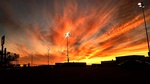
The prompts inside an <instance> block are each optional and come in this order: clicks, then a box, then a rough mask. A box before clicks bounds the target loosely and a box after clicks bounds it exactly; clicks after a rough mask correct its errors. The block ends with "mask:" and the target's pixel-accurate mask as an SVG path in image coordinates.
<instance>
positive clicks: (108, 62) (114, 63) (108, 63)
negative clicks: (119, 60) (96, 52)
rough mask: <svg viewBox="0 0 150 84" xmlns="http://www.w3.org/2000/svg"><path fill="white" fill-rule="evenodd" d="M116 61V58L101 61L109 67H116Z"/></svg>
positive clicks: (102, 64)
mask: <svg viewBox="0 0 150 84" xmlns="http://www.w3.org/2000/svg"><path fill="white" fill-rule="evenodd" d="M116 65H117V64H116V61H115V60H110V61H101V66H109V67H114V66H116Z"/></svg>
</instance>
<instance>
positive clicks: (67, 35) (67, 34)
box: [65, 32, 70, 62]
mask: <svg viewBox="0 0 150 84" xmlns="http://www.w3.org/2000/svg"><path fill="white" fill-rule="evenodd" d="M65 36H66V38H67V61H68V62H69V53H68V37H69V36H70V34H69V32H67V33H66V34H65Z"/></svg>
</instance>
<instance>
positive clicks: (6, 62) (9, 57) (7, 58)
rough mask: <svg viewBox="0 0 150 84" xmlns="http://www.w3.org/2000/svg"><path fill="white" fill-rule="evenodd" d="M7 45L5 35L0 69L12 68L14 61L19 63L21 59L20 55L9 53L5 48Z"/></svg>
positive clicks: (2, 40)
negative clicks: (5, 44)
mask: <svg viewBox="0 0 150 84" xmlns="http://www.w3.org/2000/svg"><path fill="white" fill-rule="evenodd" d="M4 43H5V35H4V36H3V37H2V38H1V46H2V49H1V51H0V53H1V54H0V67H10V66H12V63H11V62H12V61H17V60H18V58H19V54H16V53H11V52H7V51H6V48H5V49H3V48H4Z"/></svg>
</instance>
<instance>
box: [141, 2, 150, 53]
mask: <svg viewBox="0 0 150 84" xmlns="http://www.w3.org/2000/svg"><path fill="white" fill-rule="evenodd" d="M138 6H139V7H140V8H142V12H143V19H144V24H145V31H146V38H147V47H148V56H150V47H149V39H148V31H147V26H146V20H145V14H144V8H145V6H144V4H143V2H140V3H138Z"/></svg>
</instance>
